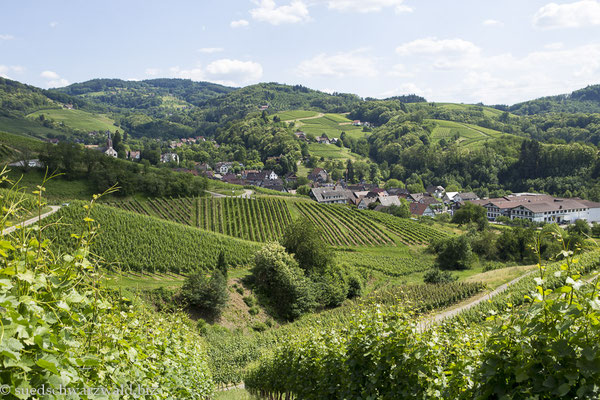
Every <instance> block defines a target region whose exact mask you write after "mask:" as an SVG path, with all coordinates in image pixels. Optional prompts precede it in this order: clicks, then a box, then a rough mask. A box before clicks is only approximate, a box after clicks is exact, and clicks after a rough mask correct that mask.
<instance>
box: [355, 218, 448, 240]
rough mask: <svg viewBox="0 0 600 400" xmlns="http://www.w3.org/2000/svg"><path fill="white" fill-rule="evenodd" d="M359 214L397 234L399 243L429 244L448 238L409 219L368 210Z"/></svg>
mask: <svg viewBox="0 0 600 400" xmlns="http://www.w3.org/2000/svg"><path fill="white" fill-rule="evenodd" d="M360 212H361V213H363V214H365V215H367V216H369V218H370V219H372V220H374V221H377V222H379V223H380V224H382V225H384V226H385V227H386V228H388V229H389V230H391V231H392V232H394V233H395V234H397V235H398V236H399V237H400V241H401V242H402V243H405V244H410V245H419V244H429V243H431V241H432V240H435V239H440V238H444V237H446V236H448V234H447V233H445V232H442V231H439V230H437V229H435V228H431V227H429V226H427V225H424V224H420V223H418V222H416V221H412V220H410V219H406V218H398V217H394V216H393V215H390V214H386V213H382V212H377V211H370V210H363V211H360Z"/></svg>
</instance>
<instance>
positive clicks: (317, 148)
mask: <svg viewBox="0 0 600 400" xmlns="http://www.w3.org/2000/svg"><path fill="white" fill-rule="evenodd" d="M308 151H309V153H310V154H311V155H313V156H315V157H317V158H321V157H323V158H325V159H328V158H330V159H332V160H343V161H346V160H352V161H356V160H360V159H362V158H363V157H361V156H359V155H358V154H354V153H352V152H351V151H350V149H348V148H346V147H337V146H336V145H335V144H323V143H310V144H309V145H308Z"/></svg>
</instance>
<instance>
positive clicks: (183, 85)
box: [56, 79, 235, 110]
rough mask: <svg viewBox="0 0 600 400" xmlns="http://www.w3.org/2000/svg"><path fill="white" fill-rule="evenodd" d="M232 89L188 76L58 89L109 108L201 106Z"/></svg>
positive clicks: (92, 82)
mask: <svg viewBox="0 0 600 400" xmlns="http://www.w3.org/2000/svg"><path fill="white" fill-rule="evenodd" d="M233 90H235V89H234V88H231V87H227V86H223V85H218V84H215V83H210V82H194V81H192V80H190V79H149V80H144V81H125V80H122V79H93V80H90V81H86V82H81V83H74V84H72V85H69V86H66V87H64V88H60V89H56V91H57V92H61V93H66V94H69V95H72V96H79V97H82V98H85V99H87V100H89V101H92V102H95V103H100V104H103V105H106V106H110V107H118V108H133V109H140V110H145V109H150V108H155V107H161V106H162V107H165V108H170V107H173V108H177V106H179V107H181V106H186V105H188V106H189V105H196V106H198V105H200V104H201V103H202V102H203V101H206V100H208V99H210V98H212V97H216V96H220V95H223V94H227V93H229V92H231V91H233Z"/></svg>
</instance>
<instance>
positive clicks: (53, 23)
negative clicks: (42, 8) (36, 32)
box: [48, 21, 58, 28]
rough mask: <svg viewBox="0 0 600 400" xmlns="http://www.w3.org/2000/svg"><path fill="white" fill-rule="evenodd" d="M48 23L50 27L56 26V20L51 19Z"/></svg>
mask: <svg viewBox="0 0 600 400" xmlns="http://www.w3.org/2000/svg"><path fill="white" fill-rule="evenodd" d="M48 25H49V26H50V28H56V27H57V26H58V22H56V21H52V22H50V23H49V24H48Z"/></svg>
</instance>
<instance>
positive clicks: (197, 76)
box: [169, 65, 206, 81]
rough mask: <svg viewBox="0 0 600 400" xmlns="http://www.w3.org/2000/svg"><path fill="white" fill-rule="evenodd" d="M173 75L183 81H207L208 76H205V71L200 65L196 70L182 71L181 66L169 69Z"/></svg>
mask: <svg viewBox="0 0 600 400" xmlns="http://www.w3.org/2000/svg"><path fill="white" fill-rule="evenodd" d="M169 71H170V72H171V75H173V76H175V77H177V78H182V79H191V80H193V81H205V80H206V76H205V74H204V70H203V69H202V67H201V66H200V65H198V66H197V67H196V68H191V69H181V68H179V66H176V67H171V68H169Z"/></svg>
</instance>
